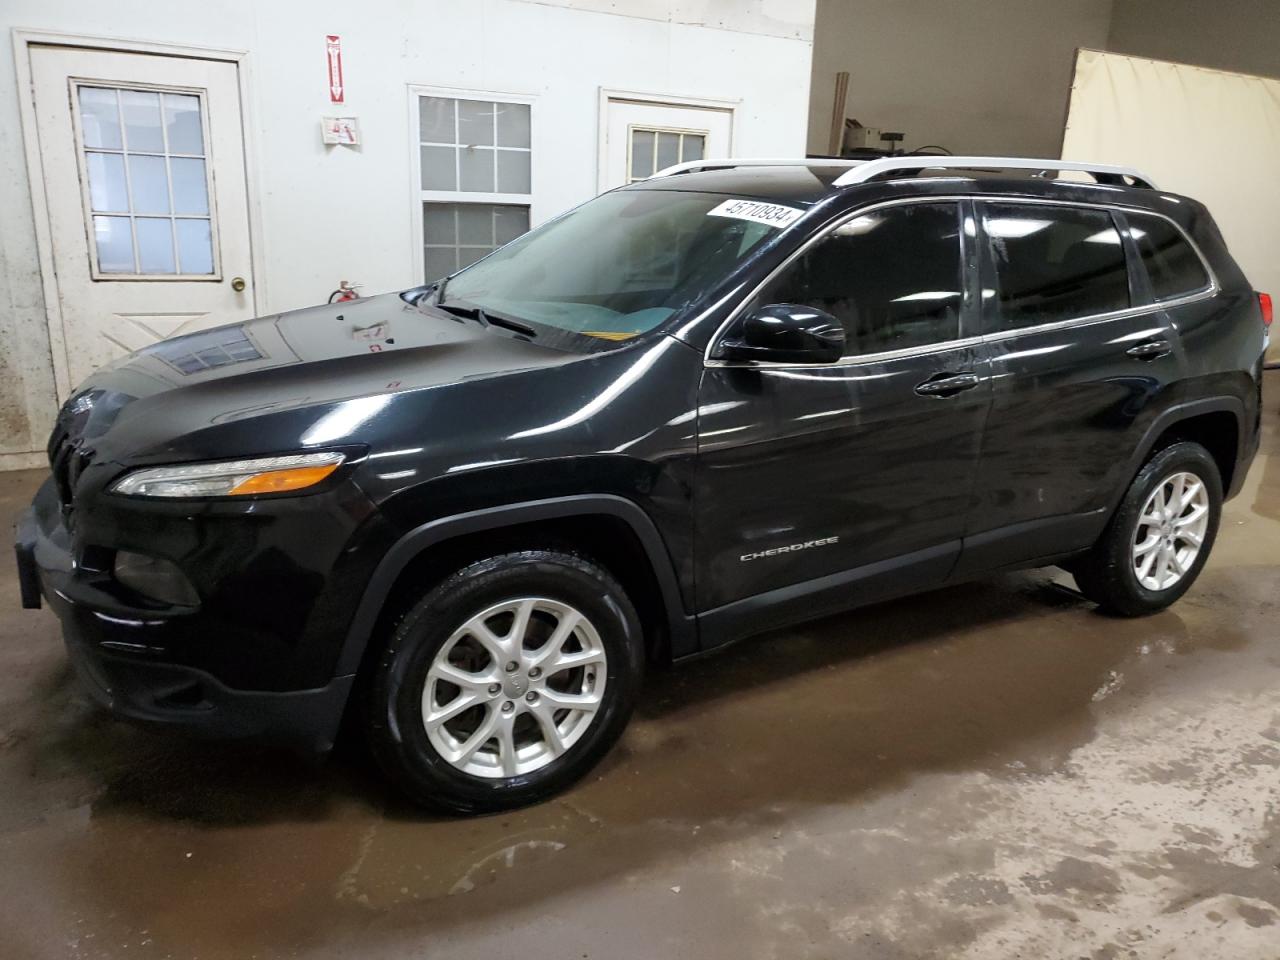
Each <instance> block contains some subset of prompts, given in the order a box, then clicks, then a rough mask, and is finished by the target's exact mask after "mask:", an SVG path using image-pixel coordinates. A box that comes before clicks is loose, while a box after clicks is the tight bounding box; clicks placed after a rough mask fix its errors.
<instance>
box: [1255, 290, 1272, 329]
mask: <svg viewBox="0 0 1280 960" xmlns="http://www.w3.org/2000/svg"><path fill="white" fill-rule="evenodd" d="M1258 306H1260V307H1262V325H1263V326H1264V327H1269V326H1271V321H1272V320H1274V319H1275V308H1274V307H1273V306H1272V305H1271V294H1269V293H1260V294H1258Z"/></svg>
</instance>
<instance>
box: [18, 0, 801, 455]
mask: <svg viewBox="0 0 1280 960" xmlns="http://www.w3.org/2000/svg"><path fill="white" fill-rule="evenodd" d="M813 17H814V0H747V2H739V0H559V2H550V0H547V2H531V0H363V2H360V3H351V2H344V3H339V2H336V0H291V2H287V3H286V2H270V3H266V2H254V0H208V2H195V0H171V2H166V3H156V2H154V0H112V2H110V3H93V2H89V0H80V2H72V0H5V2H4V4H3V6H0V27H4V28H6V30H7V29H9V28H15V27H17V28H31V29H38V30H44V31H55V32H62V33H74V34H82V35H91V36H95V37H101V38H108V39H109V38H123V39H128V40H147V41H158V42H167V43H176V44H184V45H193V46H204V47H214V48H220V49H227V50H244V51H248V52H249V57H248V60H247V64H248V70H249V72H250V78H251V82H250V87H249V94H248V103H247V104H246V107H247V111H248V113H247V119H246V124H247V125H248V126H249V128H250V129H249V136H250V141H251V146H250V155H249V161H248V163H249V171H250V179H251V181H252V182H253V183H254V185H255V186H256V188H257V192H258V197H259V199H260V207H259V208H257V209H254V210H253V211H251V215H252V216H253V217H254V218H255V219H256V220H257V222H258V225H259V228H260V232H259V237H260V240H261V246H262V252H263V257H264V261H265V263H266V266H267V269H266V276H265V277H263V276H259V277H256V278H255V282H256V284H257V291H258V305H259V308H260V310H261V312H263V313H270V312H275V311H279V310H285V309H290V308H293V307H298V306H303V305H306V304H311V303H316V302H318V301H320V300H322V299H323V298H324V297H325V296H326V295H327V294H328V292H329V291H330V290H332V289H333V288H334V287H335V286H336V285H337V283H338V281H339V280H342V279H347V280H351V281H354V282H359V283H361V284H363V290H364V292H366V293H374V292H379V291H384V290H391V289H399V288H402V287H404V286H406V285H408V284H409V283H410V282H412V281H413V280H414V279H415V278H416V277H417V276H418V273H419V269H420V268H419V259H420V251H421V247H420V243H421V238H420V237H416V236H413V235H412V230H411V226H410V223H411V209H412V204H413V202H414V201H413V193H412V184H411V182H410V163H411V153H410V151H411V136H412V133H413V131H412V130H411V129H410V124H409V99H408V96H409V95H408V85H410V84H421V85H427V86H438V87H452V88H460V89H468V90H477V91H492V92H495V93H517V94H525V95H530V96H533V97H535V98H536V102H535V104H534V108H533V110H534V113H533V118H534V119H533V123H534V127H533V135H532V136H533V140H532V146H533V194H534V208H533V219H534V221H535V222H537V221H539V220H543V219H546V218H547V217H549V216H552V215H553V214H555V213H557V212H559V211H560V210H563V209H565V208H566V207H569V206H571V205H573V204H576V203H578V202H580V201H582V200H585V199H587V198H588V197H590V196H591V195H592V194H593V193H594V192H595V184H596V164H597V155H598V143H597V126H598V99H599V91H600V88H601V87H606V88H612V89H626V90H634V91H643V92H648V93H655V94H669V95H673V96H686V97H705V98H713V99H725V100H738V101H740V102H741V103H740V107H739V109H738V112H737V118H736V130H735V152H736V153H737V154H738V155H740V156H762V155H778V154H781V155H784V156H785V155H788V154H791V155H799V154H800V153H802V152H803V149H804V142H805V127H806V115H807V108H808V93H809V91H808V77H809V69H810V54H811V39H812V33H813ZM330 33H333V34H339V35H340V36H341V37H342V44H343V58H344V72H345V80H346V88H347V89H346V103H345V105H343V106H342V107H341V108H340V109H339V108H335V107H331V106H330V104H329V102H328V93H327V86H326V73H325V53H324V37H325V34H330ZM13 55H14V54H13V47H12V46H11V45H10V44H4V45H0V78H5V79H4V80H3V81H0V209H2V210H4V216H3V230H0V309H2V313H3V315H0V467H5V466H16V465H21V464H22V463H24V462H27V461H34V460H36V459H38V458H35V457H32V456H25V454H26V453H27V452H28V451H37V450H39V449H40V448H42V447H43V444H44V440H45V436H46V433H47V431H48V428H49V424H50V422H51V418H52V415H53V413H54V410H55V400H54V388H53V380H52V372H51V365H50V358H49V346H48V337H47V332H46V320H45V311H44V303H43V298H42V295H41V283H40V274H39V262H38V259H37V254H36V245H35V233H34V225H33V221H32V211H31V201H30V185H29V184H28V182H27V173H26V166H25V159H24V153H23V146H22V142H21V137H20V135H19V132H18V131H19V129H20V122H19V115H18V99H17V98H18V94H17V92H16V90H15V89H14V88H15V84H14V82H13V78H14V77H15V65H14V63H13ZM338 112H340V113H341V114H343V115H354V116H358V117H359V119H360V124H361V132H362V135H363V138H364V145H363V146H362V147H361V148H359V149H348V148H332V147H330V148H325V147H324V146H323V145H322V144H321V143H320V142H319V119H320V117H321V116H324V115H326V114H333V113H338Z"/></svg>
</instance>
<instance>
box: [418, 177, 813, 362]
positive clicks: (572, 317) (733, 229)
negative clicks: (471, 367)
mask: <svg viewBox="0 0 1280 960" xmlns="http://www.w3.org/2000/svg"><path fill="white" fill-rule="evenodd" d="M731 203H734V204H737V207H733V208H730V204H731ZM760 206H769V207H771V208H772V209H774V210H786V211H788V212H787V213H786V214H785V215H784V216H783V217H782V220H783V223H784V225H785V224H786V223H790V222H791V221H792V220H794V219H795V218H796V217H798V216H799V214H800V211H798V210H791V209H790V208H783V207H777V206H776V205H767V204H763V205H762V204H743V203H742V202H741V201H728V200H727V199H726V197H725V196H724V195H722V194H710V193H681V192H675V191H655V190H643V191H641V190H637V191H626V190H624V191H618V192H614V193H607V194H605V195H603V196H600V197H597V198H596V199H595V200H592V201H590V202H589V203H585V204H583V205H582V206H580V207H578V208H577V209H575V210H572V211H570V212H569V213H567V214H565V215H564V216H563V217H560V218H558V219H556V220H553V221H551V222H550V223H548V224H546V225H545V226H543V227H540V228H538V229H537V230H534V231H533V232H531V233H527V234H525V235H524V236H523V237H520V238H519V239H518V240H515V241H513V242H512V243H509V244H508V245H507V246H505V247H503V248H501V249H500V250H498V251H497V252H496V253H494V254H493V255H492V256H489V257H487V258H486V259H484V260H482V261H480V262H479V263H477V264H475V265H474V266H472V267H468V268H467V269H466V270H464V271H462V272H461V273H459V274H457V275H456V276H454V277H453V278H451V279H450V280H449V281H448V282H447V283H446V284H445V288H444V291H443V298H442V299H441V301H440V303H442V304H453V305H455V306H459V307H461V306H470V307H473V308H474V307H479V308H481V310H483V311H486V312H487V313H492V314H497V315H500V316H502V317H505V318H507V320H508V321H512V320H514V321H521V322H523V323H525V324H528V325H530V326H533V327H534V328H535V329H536V328H537V327H538V326H539V325H542V326H544V327H552V328H554V329H556V330H560V331H566V332H569V333H574V334H581V335H585V336H589V337H596V338H599V339H601V340H627V339H630V338H631V337H634V336H636V335H637V334H641V333H645V332H646V331H649V330H652V329H653V328H655V327H657V326H658V325H659V324H661V323H663V322H664V321H665V320H667V318H669V317H670V316H672V314H674V313H676V312H677V311H678V310H680V309H681V308H682V307H684V306H685V305H687V304H688V303H690V302H692V301H693V300H695V299H696V298H697V297H698V296H699V295H701V294H702V293H704V292H705V291H706V290H708V289H709V288H711V287H713V286H714V285H716V284H717V283H719V281H720V280H722V279H723V278H724V277H725V276H726V275H727V274H728V273H729V272H730V271H731V270H733V269H734V267H736V266H737V265H738V264H739V263H740V262H741V261H742V260H743V259H744V258H745V257H746V256H747V255H748V254H749V253H750V252H751V251H752V250H754V249H756V248H757V247H759V246H760V245H761V244H762V243H764V242H766V241H767V240H768V239H770V238H772V237H773V236H776V235H777V234H778V233H779V232H780V227H779V226H778V225H776V224H774V223H760V222H757V221H755V220H750V219H745V218H744V217H745V215H742V214H739V213H737V212H735V211H737V210H739V209H742V208H745V207H760ZM713 211H715V212H713ZM726 211H727V212H726ZM491 319H492V317H491ZM539 335H540V336H541V331H539ZM539 342H541V340H540V341H539Z"/></svg>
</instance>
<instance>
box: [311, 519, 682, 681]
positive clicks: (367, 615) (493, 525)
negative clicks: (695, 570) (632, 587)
mask: <svg viewBox="0 0 1280 960" xmlns="http://www.w3.org/2000/svg"><path fill="white" fill-rule="evenodd" d="M601 514H603V515H606V516H610V517H616V518H618V519H620V520H622V521H623V522H625V523H626V524H627V525H628V526H629V527H630V528H631V530H632V531H633V532H634V533H635V535H636V538H637V539H638V540H639V542H640V545H641V546H642V547H643V549H644V552H645V555H646V556H647V557H648V559H649V564H650V566H651V567H652V569H653V575H654V579H655V581H656V582H657V584H658V589H659V591H660V593H661V596H662V605H663V609H664V611H665V613H666V620H667V628H668V630H669V631H670V637H671V648H672V649H671V652H672V655H673V656H675V657H679V656H683V655H685V654H688V653H693V652H694V651H696V650H697V646H698V640H697V628H696V621H695V619H694V618H693V617H692V616H689V615H688V614H686V613H685V610H684V607H683V604H682V602H681V599H680V589H679V585H678V583H677V580H676V575H675V570H674V567H673V565H672V562H671V557H670V555H669V554H668V552H667V548H666V545H665V544H664V543H663V541H662V537H661V535H660V534H659V533H658V528H657V527H656V526H655V525H654V523H653V521H652V520H651V519H650V518H649V515H648V514H646V513H645V512H644V510H642V509H641V508H640V507H639V506H637V505H636V504H635V503H633V502H632V501H630V500H628V499H626V498H625V497H620V496H616V495H613V494H583V495H577V496H567V497H552V498H549V499H545V500H530V501H526V502H523V503H511V504H503V505H500V506H493V507H486V508H484V509H480V510H472V511H469V512H467V513H461V514H456V515H454V516H449V517H440V518H437V519H435V520H430V521H428V522H427V523H423V524H421V525H420V526H417V527H415V528H413V529H412V530H410V531H409V532H408V533H406V534H405V535H404V536H402V537H401V538H400V539H399V540H397V541H396V542H395V543H394V544H393V545H392V547H391V549H390V550H388V551H387V553H386V555H385V556H384V557H383V558H382V561H381V562H380V563H379V564H378V566H377V568H376V569H375V570H374V572H373V576H372V577H371V578H370V580H369V583H368V586H367V587H366V588H365V592H364V596H363V597H362V598H361V601H360V605H359V607H358V608H357V610H356V615H355V617H354V619H353V620H352V622H351V626H350V628H349V629H348V631H347V637H346V640H345V642H344V643H343V647H342V652H341V653H340V655H339V658H338V666H337V670H336V671H335V672H336V674H337V675H338V676H342V675H346V674H354V673H356V672H357V670H359V668H360V663H361V661H362V660H363V658H364V653H365V650H366V648H367V647H368V645H369V640H370V639H371V638H372V636H373V631H374V627H375V626H376V624H377V622H378V616H379V615H380V614H381V612H382V608H383V606H384V605H385V604H386V601H387V598H388V597H389V596H390V594H391V590H392V588H393V587H394V585H395V583H396V580H397V579H398V578H399V576H400V574H401V573H402V572H403V571H404V569H405V568H406V567H407V566H408V565H409V563H410V562H412V561H413V560H414V558H416V557H418V556H420V555H421V554H422V553H423V551H425V550H428V549H430V548H431V547H432V546H433V545H435V544H438V543H442V542H443V541H445V540H450V539H453V538H454V537H459V536H465V535H467V534H473V533H481V532H483V531H486V530H498V529H501V528H503V527H510V526H513V525H515V524H520V523H529V522H532V521H539V520H556V519H564V518H567V517H583V516H599V515H601Z"/></svg>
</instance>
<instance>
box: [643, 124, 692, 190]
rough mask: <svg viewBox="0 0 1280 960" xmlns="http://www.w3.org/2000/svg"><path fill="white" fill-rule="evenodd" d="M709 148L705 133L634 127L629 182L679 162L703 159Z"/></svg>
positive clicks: (644, 177)
mask: <svg viewBox="0 0 1280 960" xmlns="http://www.w3.org/2000/svg"><path fill="white" fill-rule="evenodd" d="M706 147H707V135H706V132H705V131H701V132H699V131H691V130H662V129H659V128H656V127H632V128H631V139H630V142H629V143H628V151H627V183H635V182H636V181H637V180H644V179H646V178H647V177H651V176H653V175H654V174H655V173H657V172H658V171H659V170H662V169H665V168H666V167H670V166H673V165H674V164H677V163H687V162H689V161H690V160H701V159H702V158H703V156H704V155H705V151H706Z"/></svg>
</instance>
